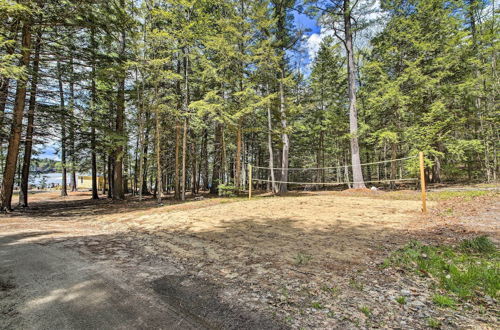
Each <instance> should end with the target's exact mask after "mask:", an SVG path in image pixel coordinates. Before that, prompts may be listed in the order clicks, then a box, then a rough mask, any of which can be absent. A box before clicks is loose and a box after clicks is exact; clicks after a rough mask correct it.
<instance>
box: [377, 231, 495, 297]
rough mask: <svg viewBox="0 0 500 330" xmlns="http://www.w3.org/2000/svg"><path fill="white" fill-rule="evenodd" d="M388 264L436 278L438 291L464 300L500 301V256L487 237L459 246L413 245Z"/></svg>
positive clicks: (399, 252) (392, 257)
mask: <svg viewBox="0 0 500 330" xmlns="http://www.w3.org/2000/svg"><path fill="white" fill-rule="evenodd" d="M386 264H387V265H393V266H398V267H401V268H403V269H406V270H409V271H414V272H416V273H417V274H419V275H420V276H426V277H430V278H433V279H434V280H436V283H437V286H438V287H439V288H441V289H444V290H446V291H448V292H449V293H452V294H453V295H455V296H456V297H458V298H459V299H461V300H472V301H473V300H475V299H476V298H481V297H482V296H484V295H489V296H491V297H493V298H497V297H498V293H499V292H500V272H499V269H500V253H499V251H498V249H497V248H496V246H495V245H494V244H493V243H492V242H491V241H490V240H489V239H488V238H487V237H485V236H480V237H476V238H473V239H468V240H464V241H462V243H461V244H460V245H459V246H457V247H452V246H427V245H423V244H422V243H419V242H410V243H409V244H408V245H407V246H405V247H404V248H402V249H400V250H398V251H396V252H395V253H393V255H392V256H391V257H389V258H388V259H387V262H386Z"/></svg>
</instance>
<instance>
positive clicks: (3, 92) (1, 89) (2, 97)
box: [0, 78, 10, 145]
mask: <svg viewBox="0 0 500 330" xmlns="http://www.w3.org/2000/svg"><path fill="white" fill-rule="evenodd" d="M9 85H10V79H9V78H0V145H1V144H3V134H4V132H3V125H4V117H5V106H6V104H7V97H8V96H9Z"/></svg>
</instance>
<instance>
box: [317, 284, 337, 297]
mask: <svg viewBox="0 0 500 330" xmlns="http://www.w3.org/2000/svg"><path fill="white" fill-rule="evenodd" d="M321 289H322V290H323V291H325V292H328V293H330V294H331V295H332V296H336V295H338V294H339V293H340V289H339V288H338V287H334V286H332V287H329V286H326V285H325V286H323V287H322V288H321Z"/></svg>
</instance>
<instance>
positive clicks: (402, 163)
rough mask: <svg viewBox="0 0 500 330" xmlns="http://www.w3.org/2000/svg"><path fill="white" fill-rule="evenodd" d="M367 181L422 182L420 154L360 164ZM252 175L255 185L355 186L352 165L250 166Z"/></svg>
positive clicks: (372, 183)
mask: <svg viewBox="0 0 500 330" xmlns="http://www.w3.org/2000/svg"><path fill="white" fill-rule="evenodd" d="M360 167H361V172H362V174H363V183H365V184H366V185H369V184H371V185H395V184H405V183H406V184H411V183H416V182H417V181H418V170H419V161H418V155H417V156H411V157H405V158H398V159H390V160H383V161H376V162H369V163H364V164H360ZM249 171H251V173H249V177H251V178H252V182H253V183H254V184H255V183H257V184H259V183H261V184H272V183H273V182H274V183H275V184H278V185H281V184H287V185H288V186H290V187H292V188H300V187H303V188H304V189H307V188H308V187H311V188H312V187H314V186H315V187H316V188H317V187H318V186H319V187H322V186H323V187H328V186H347V187H349V188H350V187H351V186H354V185H355V184H356V183H357V182H355V181H354V179H353V177H354V176H353V166H352V165H351V164H345V165H340V164H337V165H336V166H328V167H301V168H299V167H289V168H279V167H275V168H270V167H264V166H254V165H250V166H249Z"/></svg>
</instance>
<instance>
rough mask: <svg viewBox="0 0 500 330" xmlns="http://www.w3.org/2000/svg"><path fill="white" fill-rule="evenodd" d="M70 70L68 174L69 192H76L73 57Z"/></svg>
mask: <svg viewBox="0 0 500 330" xmlns="http://www.w3.org/2000/svg"><path fill="white" fill-rule="evenodd" d="M69 70H70V83H69V95H70V114H71V118H70V120H69V122H70V127H69V129H70V133H69V140H70V141H69V142H70V145H69V146H70V154H71V156H70V157H71V173H70V186H71V191H77V187H76V148H75V125H74V113H75V83H74V70H73V56H72V55H71V57H70V63H69Z"/></svg>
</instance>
